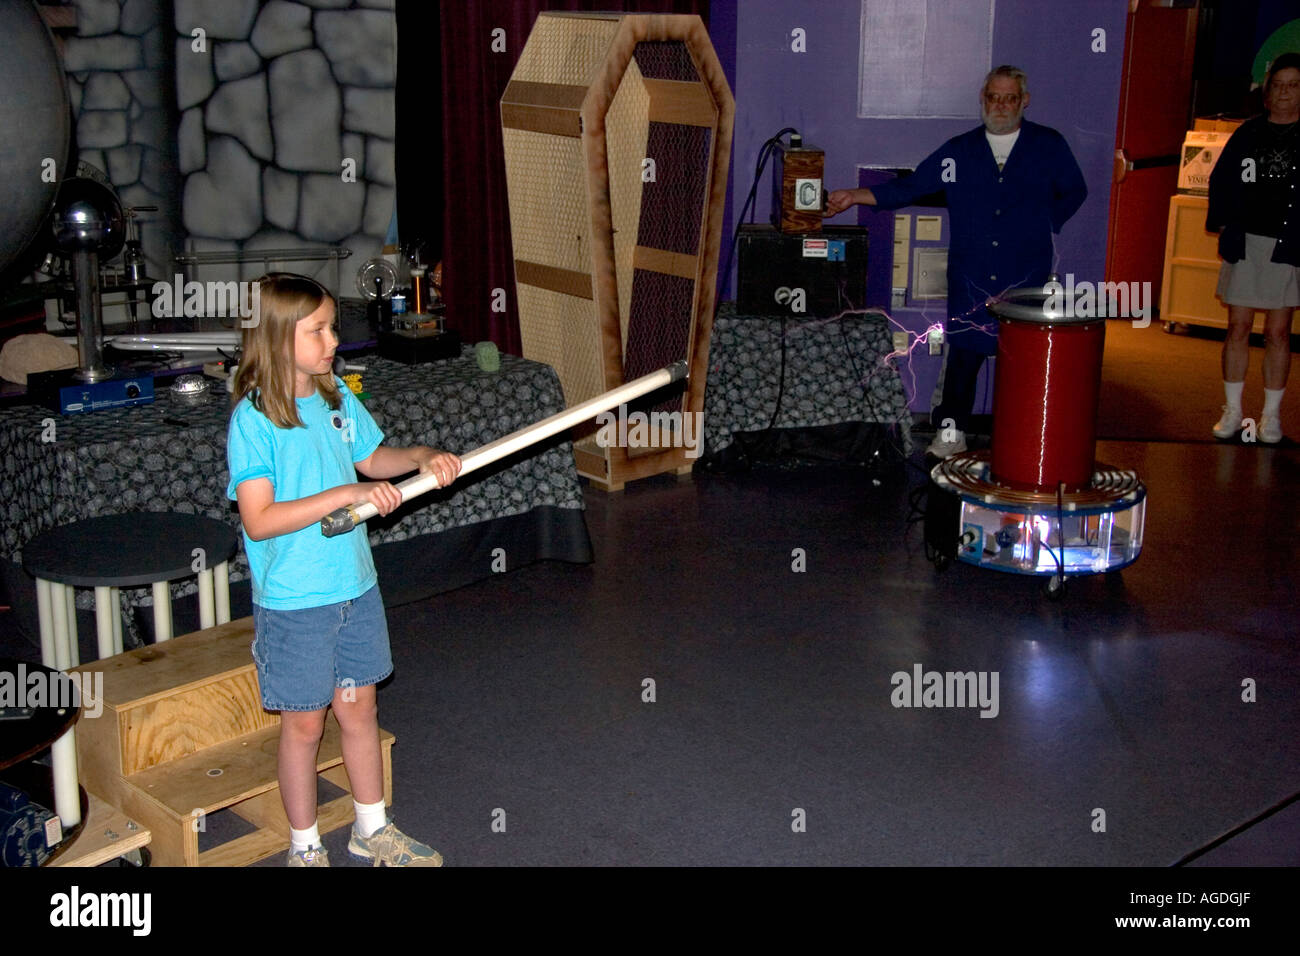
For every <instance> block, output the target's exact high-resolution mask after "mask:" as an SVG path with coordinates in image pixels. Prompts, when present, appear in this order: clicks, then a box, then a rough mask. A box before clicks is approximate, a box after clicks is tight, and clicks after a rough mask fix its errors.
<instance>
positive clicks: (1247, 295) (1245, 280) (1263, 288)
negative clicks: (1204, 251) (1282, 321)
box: [1215, 232, 1300, 309]
mask: <svg viewBox="0 0 1300 956" xmlns="http://www.w3.org/2000/svg"><path fill="white" fill-rule="evenodd" d="M1276 245H1277V240H1276V239H1272V238H1270V237H1268V236H1256V235H1252V234H1251V233H1249V232H1248V233H1246V256H1245V258H1243V259H1242V260H1241V261H1240V262H1225V263H1223V265H1221V266H1220V267H1219V285H1218V288H1216V289H1215V294H1216V295H1218V297H1219V298H1220V299H1222V300H1223V303H1224V304H1225V305H1236V306H1241V307H1243V308H1248V309H1294V308H1296V307H1297V306H1300V268H1298V267H1296V266H1289V265H1287V264H1286V263H1283V262H1273V261H1272V258H1271V257H1272V255H1273V248H1274V246H1276Z"/></svg>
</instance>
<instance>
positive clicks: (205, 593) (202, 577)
mask: <svg viewBox="0 0 1300 956" xmlns="http://www.w3.org/2000/svg"><path fill="white" fill-rule="evenodd" d="M215 604H216V596H215V595H214V594H213V593H212V569H211V568H204V569H203V570H202V571H200V572H199V627H200V628H202V629H204V630H206V629H207V628H209V627H212V626H213V625H214V624H216V623H217V611H216V607H215V606H214V605H215Z"/></svg>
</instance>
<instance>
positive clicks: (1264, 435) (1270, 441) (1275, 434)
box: [1256, 415, 1282, 445]
mask: <svg viewBox="0 0 1300 956" xmlns="http://www.w3.org/2000/svg"><path fill="white" fill-rule="evenodd" d="M1256 437H1258V438H1259V440H1260V441H1262V442H1263V443H1264V444H1266V445H1276V444H1277V443H1278V442H1280V441H1281V440H1282V422H1281V420H1280V419H1278V418H1277V417H1276V416H1274V415H1261V416H1259V432H1258V433H1257V436H1256Z"/></svg>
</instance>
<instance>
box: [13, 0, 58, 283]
mask: <svg viewBox="0 0 1300 956" xmlns="http://www.w3.org/2000/svg"><path fill="white" fill-rule="evenodd" d="M71 131H72V119H71V113H70V109H69V105H68V89H67V85H66V81H65V80H64V76H63V61H62V59H61V58H60V57H59V55H58V53H57V52H55V49H54V40H53V39H52V38H51V36H50V32H49V30H48V29H47V28H46V26H45V23H44V22H43V21H42V20H41V18H40V15H39V14H37V12H36V7H35V5H33V4H32V3H31V2H30V0H0V274H3V273H4V271H5V270H6V269H7V268H8V267H9V265H10V264H11V263H13V261H14V260H15V259H17V258H18V257H19V256H21V255H22V253H23V251H24V250H25V249H26V248H27V246H28V245H29V244H30V243H31V241H32V240H33V239H34V238H35V237H36V234H37V232H38V231H39V230H40V228H41V224H42V223H43V222H44V221H45V217H46V215H47V214H48V213H49V211H50V207H51V206H52V205H53V203H54V197H55V194H56V193H57V191H58V182H57V180H60V179H63V178H65V177H66V176H67V175H68V174H69V173H70V172H71V170H67V169H64V163H65V161H66V160H67V157H68V142H69V138H70V136H71ZM46 160H53V169H51V164H50V163H47V162H46Z"/></svg>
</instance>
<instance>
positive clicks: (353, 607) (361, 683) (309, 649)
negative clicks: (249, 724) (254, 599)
mask: <svg viewBox="0 0 1300 956" xmlns="http://www.w3.org/2000/svg"><path fill="white" fill-rule="evenodd" d="M253 630H254V634H255V635H256V636H255V637H254V639H253V660H254V661H256V662H257V679H258V683H259V684H260V685H261V689H262V706H263V707H265V708H266V709H267V710H324V709H325V708H326V707H328V706H329V705H330V704H331V703H332V702H333V700H334V689H335V688H336V687H344V688H346V687H366V686H368V685H370V684H377V683H379V682H380V681H381V680H383V679H384V678H385V677H387V676H388V675H389V674H391V673H392V672H393V655H392V652H391V651H390V650H389V647H388V620H387V618H385V616H384V602H383V599H382V598H381V597H380V596H379V585H375V586H374V587H372V588H371V589H370V590H369V591H367V592H366V593H365V594H363V595H361V597H359V598H353V599H352V600H350V601H341V602H339V603H338V604H326V605H324V606H322V607H308V608H301V609H299V610H296V611H276V610H272V609H270V608H264V607H260V606H259V605H257V604H254V605H253Z"/></svg>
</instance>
